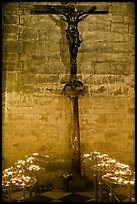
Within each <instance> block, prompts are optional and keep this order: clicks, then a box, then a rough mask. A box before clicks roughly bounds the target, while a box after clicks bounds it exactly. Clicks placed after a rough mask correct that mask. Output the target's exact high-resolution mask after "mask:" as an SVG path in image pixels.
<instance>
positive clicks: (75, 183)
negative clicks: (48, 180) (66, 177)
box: [68, 176, 87, 192]
mask: <svg viewBox="0 0 137 204" xmlns="http://www.w3.org/2000/svg"><path fill="white" fill-rule="evenodd" d="M68 191H70V192H76V191H77V192H79V191H87V184H86V180H85V178H84V177H81V176H74V177H73V178H72V180H70V181H69V184H68Z"/></svg>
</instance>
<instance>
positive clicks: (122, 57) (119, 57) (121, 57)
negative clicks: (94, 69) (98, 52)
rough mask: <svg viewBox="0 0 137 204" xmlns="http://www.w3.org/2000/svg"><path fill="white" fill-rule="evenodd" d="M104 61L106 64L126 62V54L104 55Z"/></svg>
mask: <svg viewBox="0 0 137 204" xmlns="http://www.w3.org/2000/svg"><path fill="white" fill-rule="evenodd" d="M106 61H108V62H127V61H128V54H127V53H117V52H115V53H106Z"/></svg>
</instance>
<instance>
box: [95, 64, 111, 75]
mask: <svg viewBox="0 0 137 204" xmlns="http://www.w3.org/2000/svg"><path fill="white" fill-rule="evenodd" d="M111 73H112V71H111V65H110V63H109V62H100V63H95V74H111Z"/></svg>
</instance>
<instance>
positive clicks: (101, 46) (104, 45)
mask: <svg viewBox="0 0 137 204" xmlns="http://www.w3.org/2000/svg"><path fill="white" fill-rule="evenodd" d="M97 51H98V52H101V53H108V52H110V53H111V52H112V43H111V42H97Z"/></svg>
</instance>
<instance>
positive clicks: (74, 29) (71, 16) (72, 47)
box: [48, 5, 96, 64]
mask: <svg viewBox="0 0 137 204" xmlns="http://www.w3.org/2000/svg"><path fill="white" fill-rule="evenodd" d="M48 8H49V9H50V10H53V11H56V13H59V14H62V15H64V16H65V18H66V19H64V18H61V20H64V21H65V22H67V23H68V27H67V29H66V37H67V39H68V41H69V52H70V62H71V64H76V58H77V53H78V48H79V47H80V43H81V40H80V39H79V31H78V23H79V22H80V21H82V20H84V19H85V18H86V17H87V15H85V14H87V13H88V12H90V11H94V10H95V9H96V6H92V7H91V8H89V10H88V11H77V10H76V9H75V6H74V5H69V6H66V8H67V9H66V10H65V11H63V10H61V11H60V10H57V9H56V8H55V7H52V6H50V5H48ZM82 15H85V16H83V17H82Z"/></svg>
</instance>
